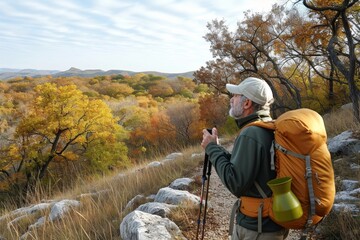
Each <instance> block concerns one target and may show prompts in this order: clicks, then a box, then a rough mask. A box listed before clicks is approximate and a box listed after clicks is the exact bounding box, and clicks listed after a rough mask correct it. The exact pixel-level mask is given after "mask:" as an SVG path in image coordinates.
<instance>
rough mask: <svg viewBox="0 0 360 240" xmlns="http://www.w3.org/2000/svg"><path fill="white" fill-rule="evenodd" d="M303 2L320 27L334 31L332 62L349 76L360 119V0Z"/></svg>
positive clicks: (354, 108) (349, 83)
mask: <svg viewBox="0 0 360 240" xmlns="http://www.w3.org/2000/svg"><path fill="white" fill-rule="evenodd" d="M302 3H303V4H304V6H305V7H307V8H308V9H310V10H311V13H312V14H315V15H316V17H317V18H318V22H317V25H316V27H318V28H323V29H324V28H327V29H329V30H330V31H331V35H330V37H329V40H328V44H327V46H326V50H327V51H328V53H329V61H330V63H331V65H332V66H334V67H335V68H336V69H337V70H338V71H340V72H341V74H342V75H343V76H344V77H345V79H346V81H347V83H348V87H349V91H350V98H351V101H352V103H353V112H354V117H355V119H356V120H357V121H358V122H360V109H359V98H360V91H359V87H358V84H359V81H360V80H359V77H358V76H359V75H356V69H359V67H360V60H359V57H360V52H359V43H360V35H359V32H360V27H359V10H360V4H359V1H358V0H343V1H340V0H338V1H326V0H303V1H302ZM314 27H315V26H314ZM356 76H357V78H356Z"/></svg>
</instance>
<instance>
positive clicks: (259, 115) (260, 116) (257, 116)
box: [235, 110, 272, 128]
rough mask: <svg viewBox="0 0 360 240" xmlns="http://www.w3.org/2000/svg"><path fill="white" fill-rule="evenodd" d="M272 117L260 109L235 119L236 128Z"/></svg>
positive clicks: (268, 119) (265, 120)
mask: <svg viewBox="0 0 360 240" xmlns="http://www.w3.org/2000/svg"><path fill="white" fill-rule="evenodd" d="M271 120H272V118H271V117H270V114H269V112H268V111H264V110H260V111H257V112H255V113H253V114H251V115H249V116H246V117H244V118H239V119H235V121H236V124H237V126H238V128H242V127H244V126H245V125H246V124H248V123H250V122H255V121H264V122H267V121H271Z"/></svg>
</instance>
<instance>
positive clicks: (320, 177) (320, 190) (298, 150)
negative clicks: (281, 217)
mask: <svg viewBox="0 0 360 240" xmlns="http://www.w3.org/2000/svg"><path fill="white" fill-rule="evenodd" d="M249 126H259V127H262V128H266V129H271V130H274V136H275V140H274V144H273V145H274V148H275V149H274V151H275V169H276V171H277V178H282V177H286V176H288V177H291V178H292V185H291V190H292V192H293V193H294V194H295V196H296V197H297V198H298V200H299V201H300V204H301V207H302V210H303V215H302V217H300V218H299V219H296V220H293V221H289V222H277V221H276V220H274V214H273V212H272V199H271V197H270V198H268V197H266V195H265V194H264V193H262V195H263V199H258V198H250V197H241V205H240V211H241V212H242V213H243V214H245V215H247V216H250V217H258V218H259V219H261V217H266V216H269V217H270V218H271V219H272V220H274V221H275V222H276V223H278V224H279V225H281V226H283V227H284V228H288V229H305V228H309V227H311V226H314V225H316V224H317V223H319V222H320V220H321V219H322V218H323V217H324V216H325V215H327V214H328V213H329V212H330V210H331V208H332V206H333V203H334V198H335V182H334V171H333V167H332V162H331V156H330V153H329V151H328V148H327V143H326V142H327V135H326V130H325V126H324V122H323V119H322V117H321V116H320V115H319V114H318V113H317V112H315V111H313V110H310V109H306V108H302V109H297V110H292V111H288V112H286V113H284V114H282V115H281V116H280V117H279V118H278V119H276V120H275V121H272V122H261V121H256V122H252V123H250V124H248V125H246V127H249ZM255 185H256V187H257V189H258V190H259V192H263V191H262V190H261V188H260V186H259V185H258V184H257V183H256V184H255ZM259 188H260V189H259ZM264 195H265V196H264ZM260 205H261V208H259V207H260ZM259 209H260V210H259ZM260 225H261V224H259V226H260ZM260 229H261V227H260ZM260 231H261V230H260Z"/></svg>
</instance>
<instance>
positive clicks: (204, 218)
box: [201, 161, 212, 240]
mask: <svg viewBox="0 0 360 240" xmlns="http://www.w3.org/2000/svg"><path fill="white" fill-rule="evenodd" d="M211 166H212V165H211V162H210V161H208V167H207V169H208V172H207V183H206V184H207V186H206V195H205V209H204V217H203V226H202V227H203V229H202V234H201V240H203V239H204V235H205V222H206V210H207V203H208V196H209V185H210V175H211Z"/></svg>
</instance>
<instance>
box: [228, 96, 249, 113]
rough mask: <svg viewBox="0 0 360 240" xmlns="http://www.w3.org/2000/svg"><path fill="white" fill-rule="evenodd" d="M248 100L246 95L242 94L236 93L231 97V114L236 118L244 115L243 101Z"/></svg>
mask: <svg viewBox="0 0 360 240" xmlns="http://www.w3.org/2000/svg"><path fill="white" fill-rule="evenodd" d="M245 100H246V97H244V96H243V95H240V94H234V95H233V97H232V98H231V99H230V110H229V115H230V116H231V117H233V118H235V119H238V118H241V117H243V114H244V107H243V105H244V104H243V103H244V101H245Z"/></svg>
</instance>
